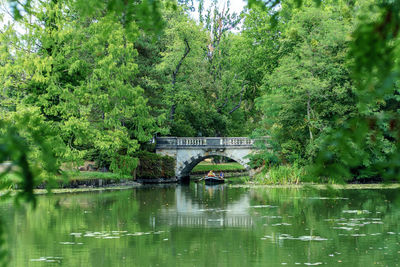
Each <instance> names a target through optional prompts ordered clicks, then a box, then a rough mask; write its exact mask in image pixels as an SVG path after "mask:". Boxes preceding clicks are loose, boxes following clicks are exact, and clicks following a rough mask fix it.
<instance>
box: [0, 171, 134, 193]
mask: <svg viewBox="0 0 400 267" xmlns="http://www.w3.org/2000/svg"><path fill="white" fill-rule="evenodd" d="M52 178H53V181H55V182H56V183H62V182H64V183H68V182H70V181H74V180H75V181H76V180H81V181H83V180H98V179H102V180H116V181H118V180H123V179H124V180H127V179H133V178H132V176H131V175H121V174H117V173H112V172H96V171H93V172H92V171H90V172H89V171H64V172H63V173H62V175H59V176H55V177H52ZM21 182H22V180H21V178H20V177H19V176H18V175H17V174H15V173H8V174H6V175H5V176H4V177H3V178H2V179H1V181H0V184H1V185H4V187H6V188H10V189H11V188H14V185H15V184H19V183H21Z"/></svg>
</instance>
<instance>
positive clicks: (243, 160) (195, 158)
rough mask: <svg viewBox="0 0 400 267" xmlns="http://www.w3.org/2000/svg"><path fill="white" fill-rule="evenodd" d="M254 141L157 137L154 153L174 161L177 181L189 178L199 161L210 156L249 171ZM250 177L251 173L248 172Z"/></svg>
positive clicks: (239, 138) (221, 138)
mask: <svg viewBox="0 0 400 267" xmlns="http://www.w3.org/2000/svg"><path fill="white" fill-rule="evenodd" d="M255 149H256V148H255V147H254V140H252V139H249V138H247V137H158V138H156V153H157V154H161V155H168V156H171V157H173V158H175V159H176V165H175V175H176V177H177V178H178V179H183V178H186V177H188V176H189V174H190V171H191V170H192V169H193V168H194V167H195V166H196V165H197V164H198V163H199V162H201V161H203V160H204V159H206V158H210V157H212V156H224V157H227V158H230V159H233V160H234V161H236V162H238V163H240V164H241V165H242V166H243V167H245V168H246V170H248V171H251V168H250V166H249V164H248V163H249V159H248V158H247V157H246V156H247V155H249V154H250V153H252V152H253V151H254V150H255ZM250 175H251V172H250Z"/></svg>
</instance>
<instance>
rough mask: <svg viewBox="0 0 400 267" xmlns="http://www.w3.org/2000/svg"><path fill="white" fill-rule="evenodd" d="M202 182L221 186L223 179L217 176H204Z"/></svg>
mask: <svg viewBox="0 0 400 267" xmlns="http://www.w3.org/2000/svg"><path fill="white" fill-rule="evenodd" d="M204 182H205V183H206V184H223V183H225V179H224V178H221V177H218V176H206V177H204Z"/></svg>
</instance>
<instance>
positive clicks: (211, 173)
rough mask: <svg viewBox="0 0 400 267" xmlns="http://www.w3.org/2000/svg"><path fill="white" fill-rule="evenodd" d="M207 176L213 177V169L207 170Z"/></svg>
mask: <svg viewBox="0 0 400 267" xmlns="http://www.w3.org/2000/svg"><path fill="white" fill-rule="evenodd" d="M207 176H208V177H215V174H214V172H213V171H209V172H208V174H207Z"/></svg>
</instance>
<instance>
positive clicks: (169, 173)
mask: <svg viewBox="0 0 400 267" xmlns="http://www.w3.org/2000/svg"><path fill="white" fill-rule="evenodd" d="M137 157H138V158H139V164H138V167H137V169H136V179H159V178H173V177H174V176H175V159H174V158H172V157H169V156H161V155H159V154H155V153H150V152H147V151H141V152H139V153H138V154H137Z"/></svg>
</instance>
